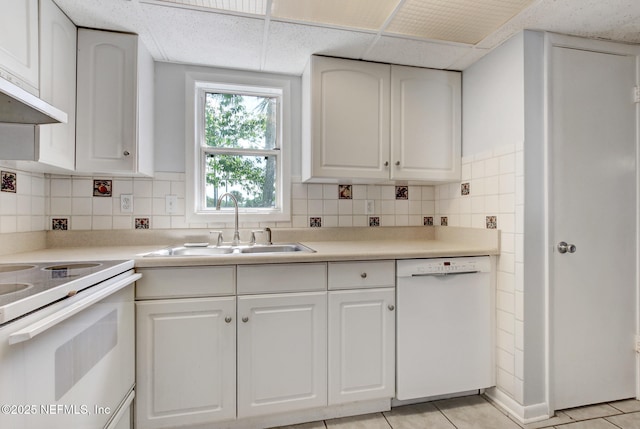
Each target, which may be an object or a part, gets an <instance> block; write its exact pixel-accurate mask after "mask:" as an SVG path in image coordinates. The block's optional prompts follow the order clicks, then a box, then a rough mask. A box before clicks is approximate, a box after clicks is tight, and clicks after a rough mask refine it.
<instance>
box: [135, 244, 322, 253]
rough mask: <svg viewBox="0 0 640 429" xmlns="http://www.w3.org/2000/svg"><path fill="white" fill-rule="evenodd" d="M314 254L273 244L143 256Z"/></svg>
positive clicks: (302, 248) (181, 249)
mask: <svg viewBox="0 0 640 429" xmlns="http://www.w3.org/2000/svg"><path fill="white" fill-rule="evenodd" d="M288 252H307V253H311V252H315V250H313V249H311V248H310V247H307V246H304V245H302V244H300V243H274V244H256V245H240V246H175V247H167V248H164V249H160V250H157V251H155V252H151V253H147V254H146V255H145V256H219V255H244V254H260V253H288Z"/></svg>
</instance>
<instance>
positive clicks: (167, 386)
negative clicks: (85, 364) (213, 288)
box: [135, 297, 236, 429]
mask: <svg viewBox="0 0 640 429" xmlns="http://www.w3.org/2000/svg"><path fill="white" fill-rule="evenodd" d="M234 316H235V297H225V298H198V299H173V300H159V301H138V302H136V322H137V323H136V344H137V351H136V407H135V413H136V428H138V429H144V428H165V427H176V426H183V425H184V426H188V425H192V424H205V423H209V422H215V421H220V420H228V419H234V418H235V414H236V407H235V399H236V391H235V382H236V360H235V349H236V345H235V339H236V324H235V317H234Z"/></svg>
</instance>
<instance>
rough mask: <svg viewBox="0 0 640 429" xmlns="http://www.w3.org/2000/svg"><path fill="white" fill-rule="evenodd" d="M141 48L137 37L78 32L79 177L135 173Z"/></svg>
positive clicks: (80, 30)
mask: <svg viewBox="0 0 640 429" xmlns="http://www.w3.org/2000/svg"><path fill="white" fill-rule="evenodd" d="M137 45H138V37H137V36H135V35H131V34H121V33H111V32H108V31H97V30H87V29H79V30H78V113H77V131H76V139H77V144H76V170H78V171H83V172H89V173H118V172H120V173H122V172H130V173H131V172H134V171H135V148H136V139H137V129H136V109H137V100H136V99H137V96H136V94H137V87H136V79H137V70H136V59H137V51H136V50H137Z"/></svg>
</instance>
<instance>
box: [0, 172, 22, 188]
mask: <svg viewBox="0 0 640 429" xmlns="http://www.w3.org/2000/svg"><path fill="white" fill-rule="evenodd" d="M17 186H18V179H17V176H16V173H11V172H10V171H3V172H2V187H1V188H0V190H2V192H13V193H15V192H16V188H17Z"/></svg>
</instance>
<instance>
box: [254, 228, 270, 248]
mask: <svg viewBox="0 0 640 429" xmlns="http://www.w3.org/2000/svg"><path fill="white" fill-rule="evenodd" d="M256 234H266V235H267V238H266V244H272V243H271V228H265V229H254V230H252V231H251V242H250V244H251V245H252V246H253V245H254V244H256Z"/></svg>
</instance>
